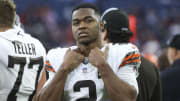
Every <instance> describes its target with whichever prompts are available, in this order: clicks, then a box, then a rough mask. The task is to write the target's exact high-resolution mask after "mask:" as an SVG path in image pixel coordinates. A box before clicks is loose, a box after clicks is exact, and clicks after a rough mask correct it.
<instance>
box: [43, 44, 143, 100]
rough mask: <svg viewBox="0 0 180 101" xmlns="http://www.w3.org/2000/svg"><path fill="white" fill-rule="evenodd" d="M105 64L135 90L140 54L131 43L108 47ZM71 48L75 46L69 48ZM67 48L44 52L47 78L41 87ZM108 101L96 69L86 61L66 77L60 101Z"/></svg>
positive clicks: (51, 75) (61, 59)
mask: <svg viewBox="0 0 180 101" xmlns="http://www.w3.org/2000/svg"><path fill="white" fill-rule="evenodd" d="M107 46H109V52H108V57H107V62H108V64H109V65H110V67H111V69H112V70H113V71H114V73H115V74H116V75H117V76H118V77H119V78H120V79H121V80H124V81H125V82H127V83H128V84H130V85H132V86H133V87H135V88H136V90H137V92H138V86H137V81H136V77H137V71H136V70H137V68H138V67H139V65H140V54H139V51H138V49H137V48H136V46H135V45H133V44H130V43H128V44H114V45H113V44H108V45H106V46H104V47H103V48H102V49H101V50H102V51H104V50H105V47H107ZM71 48H72V49H75V48H76V47H71ZM67 50H68V48H56V49H52V50H50V51H49V52H48V55H47V59H48V60H47V62H46V70H48V71H49V79H48V81H47V82H46V84H45V86H46V85H47V84H48V83H49V82H50V81H51V80H52V78H53V76H54V74H55V73H56V71H58V69H59V68H61V64H62V63H63V58H64V55H65V53H66V51H67ZM107 99H109V98H108V96H107V91H106V89H105V86H104V82H103V80H102V79H101V75H100V74H99V72H98V69H97V68H96V67H94V66H93V65H92V64H90V63H89V62H88V59H87V58H86V59H85V60H84V62H83V63H81V64H80V65H79V66H78V67H77V68H76V69H74V70H73V71H72V72H71V73H70V74H69V75H68V78H67V80H66V83H65V87H64V101H81V100H82V101H84V100H86V101H106V100H107Z"/></svg>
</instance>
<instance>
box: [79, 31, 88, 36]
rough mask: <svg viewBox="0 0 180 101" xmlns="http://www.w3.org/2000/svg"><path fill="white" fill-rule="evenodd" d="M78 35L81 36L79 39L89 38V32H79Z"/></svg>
mask: <svg viewBox="0 0 180 101" xmlns="http://www.w3.org/2000/svg"><path fill="white" fill-rule="evenodd" d="M78 35H79V37H87V36H88V32H79V33H78Z"/></svg>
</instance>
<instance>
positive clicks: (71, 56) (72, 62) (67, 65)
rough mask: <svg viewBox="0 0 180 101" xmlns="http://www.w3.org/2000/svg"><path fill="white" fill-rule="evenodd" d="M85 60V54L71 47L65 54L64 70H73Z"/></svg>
mask: <svg viewBox="0 0 180 101" xmlns="http://www.w3.org/2000/svg"><path fill="white" fill-rule="evenodd" d="M83 60H84V56H83V55H81V54H79V53H77V52H76V51H75V50H71V49H70V48H69V49H68V51H67V52H66V54H65V56H64V62H63V65H64V70H65V71H67V72H71V71H72V70H73V69H74V68H76V67H78V66H79V64H80V63H81V62H83Z"/></svg>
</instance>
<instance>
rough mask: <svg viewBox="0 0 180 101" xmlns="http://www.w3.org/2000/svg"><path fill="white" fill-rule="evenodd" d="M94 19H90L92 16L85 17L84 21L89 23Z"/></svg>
mask: <svg viewBox="0 0 180 101" xmlns="http://www.w3.org/2000/svg"><path fill="white" fill-rule="evenodd" d="M93 21H94V20H93V19H92V18H87V19H85V22H86V23H91V22H93Z"/></svg>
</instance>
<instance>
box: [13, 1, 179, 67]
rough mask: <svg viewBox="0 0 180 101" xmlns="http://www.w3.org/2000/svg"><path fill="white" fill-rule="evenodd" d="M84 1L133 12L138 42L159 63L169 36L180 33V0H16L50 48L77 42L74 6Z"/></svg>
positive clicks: (29, 25) (28, 22)
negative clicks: (74, 32)
mask: <svg viewBox="0 0 180 101" xmlns="http://www.w3.org/2000/svg"><path fill="white" fill-rule="evenodd" d="M81 2H91V3H95V4H96V5H97V6H98V7H99V9H100V10H101V12H103V11H104V10H105V9H107V8H110V7H118V8H120V9H122V10H125V11H126V12H127V13H128V14H129V15H133V17H134V18H135V20H136V29H135V30H136V39H135V40H134V43H135V44H136V45H137V46H138V47H139V49H140V51H141V53H142V54H144V55H146V56H147V57H149V58H150V59H152V61H153V62H154V63H155V64H157V59H158V57H159V56H160V55H161V54H162V53H164V50H165V49H164V48H165V47H166V42H167V40H168V39H169V38H171V37H172V36H173V35H174V34H177V33H180V13H179V11H180V1H179V0H15V3H16V5H17V13H18V14H19V15H20V18H21V22H22V23H23V25H24V29H25V31H26V32H28V33H30V34H32V36H35V37H37V38H38V39H40V40H41V41H42V43H43V44H44V46H45V47H46V49H47V50H49V49H51V48H54V47H57V46H61V47H66V46H70V45H74V40H73V37H72V32H71V10H72V8H73V6H74V5H76V4H78V3H81Z"/></svg>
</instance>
